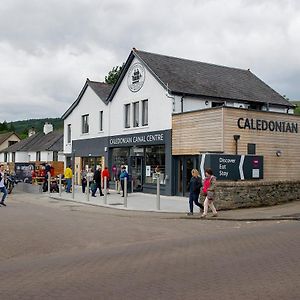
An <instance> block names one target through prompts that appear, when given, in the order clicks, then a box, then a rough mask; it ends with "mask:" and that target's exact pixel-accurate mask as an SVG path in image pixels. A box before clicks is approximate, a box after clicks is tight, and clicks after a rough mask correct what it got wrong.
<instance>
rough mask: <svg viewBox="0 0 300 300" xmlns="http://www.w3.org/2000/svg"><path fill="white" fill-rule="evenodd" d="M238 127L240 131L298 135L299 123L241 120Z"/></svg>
mask: <svg viewBox="0 0 300 300" xmlns="http://www.w3.org/2000/svg"><path fill="white" fill-rule="evenodd" d="M237 126H238V127H239V128H240V129H249V130H262V131H266V130H268V131H275V132H290V133H298V123H293V122H285V121H272V120H270V121H267V120H261V119H249V118H239V119H238V121H237Z"/></svg>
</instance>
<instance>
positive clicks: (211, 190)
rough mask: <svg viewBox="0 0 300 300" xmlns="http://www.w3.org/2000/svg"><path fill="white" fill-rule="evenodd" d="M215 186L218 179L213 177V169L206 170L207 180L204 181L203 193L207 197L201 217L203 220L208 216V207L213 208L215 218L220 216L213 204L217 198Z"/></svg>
mask: <svg viewBox="0 0 300 300" xmlns="http://www.w3.org/2000/svg"><path fill="white" fill-rule="evenodd" d="M215 186H216V177H215V176H214V175H213V172H212V169H206V170H205V178H204V181H203V189H202V192H203V194H204V196H205V200H204V212H203V214H202V215H201V218H205V217H206V216H207V211H208V206H209V207H210V208H211V210H212V212H213V217H217V216H218V213H217V210H216V208H215V206H214V202H213V201H214V198H215Z"/></svg>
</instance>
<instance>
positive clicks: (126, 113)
mask: <svg viewBox="0 0 300 300" xmlns="http://www.w3.org/2000/svg"><path fill="white" fill-rule="evenodd" d="M124 117H125V118H124V121H125V123H124V126H125V128H130V104H125V106H124Z"/></svg>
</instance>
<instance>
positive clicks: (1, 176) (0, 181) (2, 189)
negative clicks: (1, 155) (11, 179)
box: [0, 164, 7, 206]
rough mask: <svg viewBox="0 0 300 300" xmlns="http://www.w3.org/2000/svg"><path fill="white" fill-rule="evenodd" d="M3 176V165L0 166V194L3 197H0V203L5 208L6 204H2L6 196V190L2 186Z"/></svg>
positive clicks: (3, 185)
mask: <svg viewBox="0 0 300 300" xmlns="http://www.w3.org/2000/svg"><path fill="white" fill-rule="evenodd" d="M4 177H5V175H4V165H2V164H1V165H0V192H1V193H3V196H2V200H1V202H0V204H1V205H3V206H6V204H5V203H4V200H5V198H6V196H7V190H6V187H5V184H4V179H5V178H4Z"/></svg>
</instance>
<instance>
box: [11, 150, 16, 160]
mask: <svg viewBox="0 0 300 300" xmlns="http://www.w3.org/2000/svg"><path fill="white" fill-rule="evenodd" d="M11 161H12V162H16V152H12V157H11Z"/></svg>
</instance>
